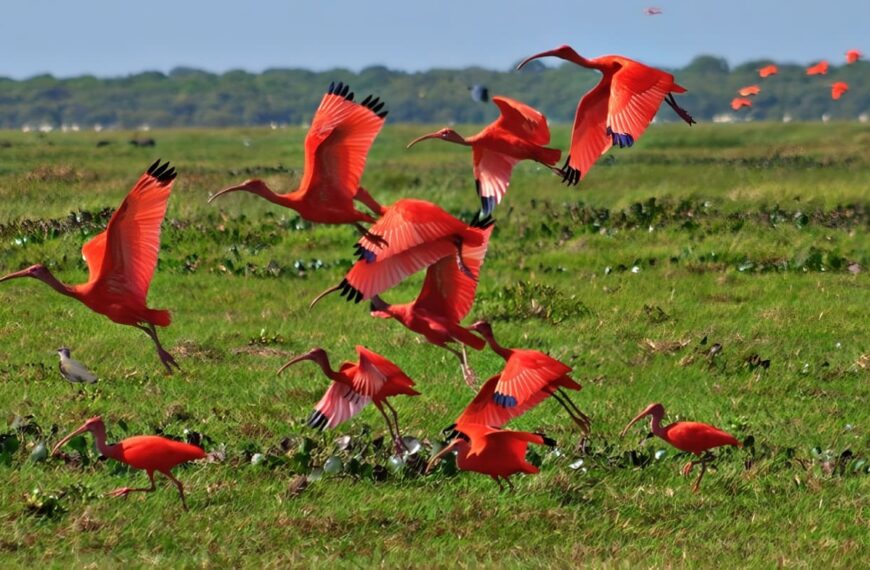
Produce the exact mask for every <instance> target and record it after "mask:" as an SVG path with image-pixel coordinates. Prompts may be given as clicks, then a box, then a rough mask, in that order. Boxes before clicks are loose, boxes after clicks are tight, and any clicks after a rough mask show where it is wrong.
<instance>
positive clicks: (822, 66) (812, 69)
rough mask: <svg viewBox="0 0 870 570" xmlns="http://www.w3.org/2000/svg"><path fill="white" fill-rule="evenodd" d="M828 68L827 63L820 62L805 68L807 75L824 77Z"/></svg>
mask: <svg viewBox="0 0 870 570" xmlns="http://www.w3.org/2000/svg"><path fill="white" fill-rule="evenodd" d="M828 67H829V65H828V62H827V61H825V60H822V61H820V62H819V63H817V64H815V65H811V66H809V67H808V68H807V75H825V74H827V73H828Z"/></svg>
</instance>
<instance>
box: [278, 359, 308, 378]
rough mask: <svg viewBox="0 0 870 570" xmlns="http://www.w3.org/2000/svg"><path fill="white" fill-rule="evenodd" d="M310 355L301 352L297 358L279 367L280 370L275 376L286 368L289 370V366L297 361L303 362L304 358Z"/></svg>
mask: <svg viewBox="0 0 870 570" xmlns="http://www.w3.org/2000/svg"><path fill="white" fill-rule="evenodd" d="M308 356H309V355H307V354H300V355H299V356H297V357H296V358H293V359H291V360H290V361H288V362H287V364H285V365H284V366H282V367H281V368H279V369H278V372H276V373H275V376H278V375H280V374H281V373H282V372H284V371H285V370H287V369H288V368H290V367H291V366H293V365H294V364H296V363H297V362H302V361H303V360H308Z"/></svg>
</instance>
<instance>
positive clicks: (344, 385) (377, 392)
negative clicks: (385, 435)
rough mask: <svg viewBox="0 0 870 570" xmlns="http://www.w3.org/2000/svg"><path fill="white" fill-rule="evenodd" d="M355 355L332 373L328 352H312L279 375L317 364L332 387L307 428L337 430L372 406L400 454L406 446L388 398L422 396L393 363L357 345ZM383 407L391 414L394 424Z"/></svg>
mask: <svg viewBox="0 0 870 570" xmlns="http://www.w3.org/2000/svg"><path fill="white" fill-rule="evenodd" d="M356 353H357V355H358V356H359V360H357V362H343V363H342V364H341V366H339V368H338V370H333V369H332V366H330V364H329V355H327V354H326V351H325V350H323V349H322V348H313V349H311V350H310V351H308V352H307V353H305V354H303V355H300V356H297V357H296V358H294V359H292V360H290V361H289V362H288V363H287V364H285V365H284V366H282V367H281V368H280V369H279V370H278V374H281V372H283V371H284V370H285V369H287V368H288V367H290V366H292V365H294V364H296V363H298V362H302V361H305V360H310V361H312V362H314V363H315V364H317V365H318V366H320V369H321V370H323V374H324V375H325V376H326V377H327V378H329V379H330V380H332V383H331V384H330V385H329V388H328V389H327V390H326V393H325V394H324V395H323V397H322V398H321V399H320V401H319V402H317V405H316V406H314V411H313V412H312V413H311V415H310V416H309V418H308V426H309V427H312V428H315V429H323V428H327V427H328V428H334V427H336V426H337V425H339V424H341V423H343V422H345V421H347V420H349V419H350V418H352V417H354V416H355V415H357V414H358V413H359V412H360V411H362V409H363V408H364V407H365V406H367V405H368V404H369V402H371V403H374V405H375V407H376V408H377V409H378V411H379V412H381V415H382V416H384V421H386V422H387V429H388V430H389V431H390V436H391V437H392V438H393V442H395V444H396V450H397V451H398V452H399V453H401V452H402V451H403V450H404V443H403V441H402V435H401V433H400V431H399V415H398V413H396V409H395V408H393V406H392V405H390V402H389V400H387V398H389V397H392V396H399V395H404V396H419V395H420V393H419V392H417V391H416V390H414V388H413V386H414V381H413V380H411V379H410V378H409V377H408V376H407V375H406V374H405V373H404V372H402V369H401V368H399V367H398V366H396V365H395V364H393V363H392V362H391V361H390V360H388V359H386V358H384V357H383V356H381V355H380V354H377V353H375V352H372V351H371V350H368V349H367V348H365V347H364V346H359V345H358V346H357V347H356ZM384 407H386V408H387V409H388V410H390V413H391V414H392V420H391V419H390V417H389V416H388V415H387V413H386V411H384Z"/></svg>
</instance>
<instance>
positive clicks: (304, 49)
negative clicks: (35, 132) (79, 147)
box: [0, 0, 870, 80]
mask: <svg viewBox="0 0 870 570" xmlns="http://www.w3.org/2000/svg"><path fill="white" fill-rule="evenodd" d="M775 4H779V5H775ZM253 6H254V7H253V8H252V7H250V6H249V7H245V8H244V9H240V7H239V5H238V3H230V2H228V1H227V0H214V1H212V2H204V1H202V0H193V1H190V2H184V3H172V2H168V1H167V0H153V1H152V2H150V3H149V4H148V7H147V10H143V9H141V8H140V7H139V6H136V5H132V4H127V3H117V2H113V1H112V0H94V1H91V2H85V3H79V4H73V3H65V2H62V1H61V0H34V1H32V2H27V3H16V4H14V5H10V6H8V7H7V9H6V14H5V17H4V19H3V20H2V22H0V49H3V51H4V53H15V54H17V55H16V57H15V58H7V59H6V61H4V62H2V63H0V76H2V77H8V78H12V79H17V80H20V79H27V78H31V77H34V76H38V75H43V74H50V75H52V76H54V77H58V78H68V77H77V76H81V75H93V76H96V77H101V78H111V77H124V76H127V75H131V74H137V73H141V72H146V71H160V72H163V73H168V72H169V71H170V70H172V69H174V68H178V67H189V68H195V69H201V70H203V71H208V72H211V73H225V72H227V71H231V70H244V71H248V72H251V73H259V72H262V71H263V70H266V69H272V68H278V69H286V68H301V69H308V70H312V71H325V70H330V69H335V68H344V69H348V70H351V71H354V72H358V71H359V70H361V69H364V68H366V67H371V66H377V65H382V66H385V67H387V68H389V69H392V70H397V71H406V72H417V71H424V70H428V69H457V68H465V67H474V66H477V67H482V68H485V69H492V70H500V71H503V70H506V69H508V68H509V67H510V66H511V64H513V63H515V62H516V61H518V60H519V59H521V58H522V57H524V56H526V55H529V54H531V53H534V52H536V51H541V50H545V49H549V48H552V47H555V46H556V45H559V44H562V43H568V44H571V45H573V46H574V47H575V49H577V51H579V52H580V53H583V54H585V55H588V56H597V55H602V54H607V53H618V54H622V55H626V56H628V57H632V58H634V59H638V60H641V61H644V62H646V63H649V64H652V65H657V66H662V67H669V68H679V67H683V66H685V65H686V64H688V63H689V62H690V61H691V60H692V59H694V58H695V57H697V56H699V55H712V56H715V57H722V58H724V59H725V60H726V61H728V63H729V65H730V66H732V67H734V66H736V65H740V64H742V63H745V62H747V61H753V60H761V59H771V60H774V61H776V62H778V63H794V64H798V65H806V64H810V63H814V62H816V61H818V60H820V59H828V60H829V61H830V62H831V63H832V64H835V65H840V64H842V62H843V53H844V52H845V51H846V50H847V49H851V48H857V49H860V50H862V51H865V52H870V46H868V45H864V42H867V39H866V38H867V32H866V23H867V22H870V2H866V1H861V0H834V1H831V2H826V3H824V5H821V4H820V3H818V2H813V1H811V0H796V1H794V2H790V3H788V4H787V5H782V4H780V3H775V2H768V3H759V2H750V1H749V0H733V1H732V2H730V3H729V5H728V6H727V7H724V6H722V5H713V4H712V3H704V2H697V0H661V1H657V0H648V1H647V0H643V1H641V0H624V1H623V2H620V3H619V4H618V5H613V4H612V3H611V5H607V6H603V5H598V4H595V3H592V2H576V1H574V2H562V1H554V0H538V1H535V2H529V1H526V0H523V1H521V2H514V3H511V4H510V5H509V6H508V5H507V4H506V3H505V2H502V1H496V0H480V1H478V2H473V3H472V2H460V1H459V0H445V1H443V2H439V3H438V4H437V5H431V4H419V5H418V4H407V3H401V2H397V1H396V0H385V1H383V2H381V3H380V4H377V5H371V4H368V5H367V4H360V3H351V2H347V1H344V0H339V1H336V2H333V3H330V4H328V5H327V3H302V4H299V5H291V4H290V3H287V2H280V1H279V0H262V1H260V2H257V3H255V4H254V5H253ZM647 6H657V7H659V8H661V9H662V10H663V11H664V13H663V14H661V15H658V16H647V15H645V14H644V12H643V10H644V8H645V7H647ZM46 15H48V16H46ZM152 15H153V17H152ZM867 43H870V42H867Z"/></svg>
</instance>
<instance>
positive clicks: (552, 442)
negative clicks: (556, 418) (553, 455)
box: [535, 432, 556, 447]
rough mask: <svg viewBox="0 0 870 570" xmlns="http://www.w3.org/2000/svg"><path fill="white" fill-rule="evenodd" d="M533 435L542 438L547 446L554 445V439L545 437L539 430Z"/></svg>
mask: <svg viewBox="0 0 870 570" xmlns="http://www.w3.org/2000/svg"><path fill="white" fill-rule="evenodd" d="M535 435H539V436H541V437H542V438H544V445H546V446H549V447H556V440H555V439H553V438H552V437H547V436H546V435H544V434H542V433H540V432H538V433H536V434H535Z"/></svg>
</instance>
